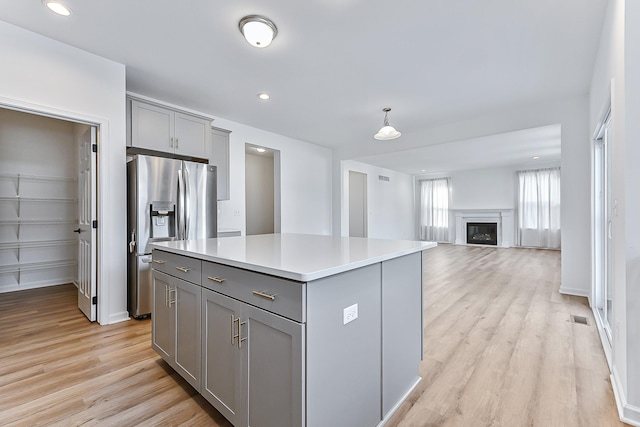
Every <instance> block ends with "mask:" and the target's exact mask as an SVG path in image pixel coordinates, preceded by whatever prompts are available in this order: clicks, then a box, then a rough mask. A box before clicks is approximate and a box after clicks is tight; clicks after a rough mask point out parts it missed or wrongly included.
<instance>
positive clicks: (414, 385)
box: [376, 377, 422, 427]
mask: <svg viewBox="0 0 640 427" xmlns="http://www.w3.org/2000/svg"><path fill="white" fill-rule="evenodd" d="M420 381H422V377H418V378H417V379H416V382H414V383H413V385H412V386H411V387H409V390H407V392H406V393H405V394H403V395H402V397H401V398H400V399H398V401H397V402H396V404H395V405H393V407H392V408H391V409H390V410H389V412H387V413H386V415H385V417H384V419H383V420H382V421H380V422H379V423H378V425H377V426H376V427H383V426H384V425H385V424H387V423H388V422H389V420H390V419H391V417H392V416H393V414H395V413H396V411H397V410H398V408H400V405H402V404H403V403H404V401H405V400H407V397H409V395H410V394H411V392H413V390H414V389H415V388H416V387H417V386H418V384H420Z"/></svg>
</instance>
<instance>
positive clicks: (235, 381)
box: [201, 288, 305, 427]
mask: <svg viewBox="0 0 640 427" xmlns="http://www.w3.org/2000/svg"><path fill="white" fill-rule="evenodd" d="M202 319H203V329H202V341H203V343H204V348H203V358H202V372H203V382H202V391H201V393H202V395H203V396H204V397H205V398H206V399H207V400H208V401H209V402H210V403H211V404H212V405H213V406H214V407H215V408H216V409H218V411H220V413H222V414H223V415H224V416H225V418H227V419H228V420H229V421H230V422H231V423H232V424H233V425H235V426H249V425H251V426H265V427H269V426H273V427H287V426H290V427H296V426H302V425H304V424H305V420H304V410H303V407H304V395H305V394H304V381H303V378H304V368H303V366H304V364H303V361H304V345H303V343H304V325H303V324H301V323H298V322H294V321H292V320H289V319H285V318H284V317H281V316H278V315H276V314H273V313H270V312H268V311H265V310H262V309H260V308H257V307H254V306H252V305H249V304H247V303H245V302H242V301H239V300H236V299H233V298H230V297H227V296H225V295H222V294H220V293H218V292H215V291H212V290H209V289H206V288H205V289H203V299H202Z"/></svg>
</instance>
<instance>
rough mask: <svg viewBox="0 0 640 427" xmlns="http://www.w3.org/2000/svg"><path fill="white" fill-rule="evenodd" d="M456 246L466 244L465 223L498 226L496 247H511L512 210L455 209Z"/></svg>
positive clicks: (512, 231)
mask: <svg viewBox="0 0 640 427" xmlns="http://www.w3.org/2000/svg"><path fill="white" fill-rule="evenodd" d="M453 212H454V215H455V216H456V240H455V244H456V245H466V244H467V222H495V223H497V224H498V247H501V248H510V247H511V246H513V235H514V234H513V233H514V230H513V209H456V210H454V211H453Z"/></svg>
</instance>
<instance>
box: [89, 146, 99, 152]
mask: <svg viewBox="0 0 640 427" xmlns="http://www.w3.org/2000/svg"><path fill="white" fill-rule="evenodd" d="M91 151H93V152H94V153H97V152H98V144H91Z"/></svg>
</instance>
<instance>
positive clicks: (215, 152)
mask: <svg viewBox="0 0 640 427" xmlns="http://www.w3.org/2000/svg"><path fill="white" fill-rule="evenodd" d="M229 134H230V132H229V131H228V130H224V129H218V128H214V127H212V128H211V143H210V145H209V146H210V149H209V152H208V158H209V164H210V165H215V166H216V167H217V168H218V200H229Z"/></svg>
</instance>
